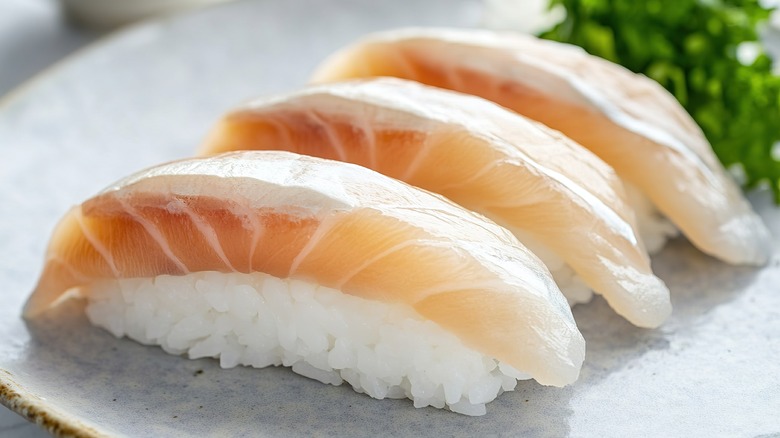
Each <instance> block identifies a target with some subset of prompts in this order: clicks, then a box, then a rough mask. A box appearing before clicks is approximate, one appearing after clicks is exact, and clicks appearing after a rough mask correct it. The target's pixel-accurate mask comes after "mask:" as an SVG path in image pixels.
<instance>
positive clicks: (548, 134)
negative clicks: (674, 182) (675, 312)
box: [201, 78, 671, 327]
mask: <svg viewBox="0 0 780 438" xmlns="http://www.w3.org/2000/svg"><path fill="white" fill-rule="evenodd" d="M240 149H284V150H289V151H292V152H296V153H300V154H306V155H313V156H318V157H322V158H330V159H337V160H341V161H347V162H351V163H355V164H360V165H362V166H365V167H369V168H371V169H374V170H376V171H379V172H381V173H383V174H385V175H388V176H392V177H394V178H398V179H400V180H402V181H405V182H407V183H409V184H412V185H415V186H418V187H421V188H424V189H426V190H430V191H433V192H436V193H439V194H441V195H444V196H446V197H447V198H449V199H451V200H453V201H455V202H457V203H459V204H461V205H462V206H464V207H466V208H468V209H470V210H474V211H477V212H479V213H482V214H484V215H486V216H488V217H489V218H491V219H493V220H494V221H495V222H497V223H498V224H500V225H502V226H505V227H506V228H508V229H509V230H511V231H513V232H514V233H515V234H516V235H517V237H518V238H519V239H520V241H521V242H523V243H524V244H525V245H527V246H528V247H529V248H530V249H531V250H532V251H534V252H535V253H536V254H537V255H539V256H540V257H541V258H542V260H543V261H545V262H546V264H547V265H548V267H549V268H550V269H551V270H552V272H553V276H554V278H555V280H556V282H557V283H558V285H559V287H560V288H561V290H562V291H563V292H564V295H566V296H567V298H568V299H569V301H570V302H572V303H573V302H578V301H587V299H589V298H590V289H589V288H588V287H590V288H593V290H595V291H596V292H598V293H600V294H603V295H604V297H605V298H606V299H607V301H608V302H609V303H610V305H611V306H612V307H613V308H614V309H615V310H616V311H617V312H618V313H619V314H621V315H623V316H624V317H626V318H627V319H628V320H629V321H631V322H632V323H634V324H636V325H639V326H642V327H656V326H658V325H659V324H661V323H662V322H663V321H664V319H666V317H667V316H668V315H669V313H670V311H671V304H670V300H669V291H668V289H667V288H666V286H665V285H664V284H663V282H662V281H661V280H659V279H658V278H657V277H655V276H654V275H653V273H652V270H651V268H650V259H649V257H648V255H647V253H646V251H645V250H644V248H643V246H642V243H641V239H640V237H639V235H638V233H637V232H636V230H635V229H634V227H633V223H634V218H633V214H632V212H631V211H630V209H629V208H628V206H627V205H626V203H625V201H624V194H623V190H622V187H621V184H620V181H619V179H618V178H617V176H616V175H615V174H614V171H613V170H612V169H611V168H610V167H609V166H607V165H606V164H604V163H603V162H602V161H601V160H600V159H598V157H596V156H595V155H593V154H592V153H590V152H589V151H587V150H586V149H584V148H582V147H580V146H579V145H577V144H575V143H574V142H572V141H571V140H569V139H567V138H565V137H564V136H562V135H561V134H560V133H557V132H555V131H553V130H551V129H549V128H547V127H545V126H544V125H541V124H539V123H536V122H533V121H530V120H528V119H526V118H524V117H522V116H519V115H517V114H515V113H512V112H511V111H508V110H506V109H503V108H501V107H499V106H498V105H495V104H493V103H491V102H489V101H487V100H484V99H481V98H478V97H474V96H469V95H466V94H461V93H455V92H451V91H447V90H441V89H438V88H433V87H428V86H425V85H421V84H418V83H416V82H412V81H405V80H400V79H392V78H384V79H373V80H362V81H361V80H357V81H351V82H343V83H334V84H327V85H322V86H314V87H309V88H307V89H304V90H301V91H298V92H295V93H291V94H288V95H283V96H277V97H271V98H268V99H264V100H257V101H254V102H251V103H248V104H247V105H245V106H244V107H242V108H239V109H237V110H235V111H234V112H232V113H231V114H229V115H227V116H226V117H224V118H223V120H222V121H221V122H220V123H219V124H218V126H217V127H216V128H215V129H214V131H213V132H212V134H211V135H210V137H209V139H208V140H207V141H206V143H205V145H204V147H203V149H202V151H201V152H202V153H204V154H209V153H218V152H224V151H230V150H240ZM564 262H565V263H564ZM572 269H573V271H572ZM574 272H576V273H577V276H575V275H573V274H574ZM586 284H587V286H586Z"/></svg>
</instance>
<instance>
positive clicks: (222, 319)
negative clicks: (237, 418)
mask: <svg viewBox="0 0 780 438" xmlns="http://www.w3.org/2000/svg"><path fill="white" fill-rule="evenodd" d="M88 292H89V293H87V294H86V296H87V297H88V305H87V310H86V313H87V316H88V318H89V320H90V321H91V322H92V323H93V324H95V325H97V326H100V327H103V328H105V329H106V330H108V331H110V332H111V333H112V334H114V335H115V336H117V337H122V336H127V337H129V338H131V339H134V340H136V341H138V342H140V343H142V344H146V345H159V346H161V347H162V348H163V350H165V351H166V352H168V353H172V354H187V355H188V356H189V357H190V358H191V359H197V358H203V357H213V358H219V362H220V365H221V366H222V367H223V368H232V367H235V366H237V365H247V366H252V367H257V368H263V367H267V366H271V365H273V366H280V365H283V366H286V367H291V368H292V370H293V371H294V372H296V373H298V374H300V375H303V376H306V377H309V378H312V379H315V380H318V381H320V382H323V383H326V384H331V385H341V384H342V383H344V382H346V383H348V384H349V385H351V386H352V388H353V389H354V390H355V391H357V392H359V393H365V394H368V395H369V396H371V397H373V398H376V399H383V398H409V399H411V400H413V401H414V406H415V407H417V408H422V407H425V406H434V407H437V408H444V407H447V408H449V409H450V410H452V411H454V412H458V413H461V414H466V415H484V414H485V413H486V408H485V404H486V403H488V402H490V401H492V400H494V399H495V398H496V397H497V396H498V395H500V394H501V393H502V392H504V391H511V390H513V389H514V388H515V385H516V384H517V380H518V379H519V380H525V379H530V378H531V376H530V375H527V374H525V373H523V372H520V371H518V370H516V369H514V368H512V367H510V366H507V365H505V364H502V363H500V362H499V361H497V360H494V359H493V358H491V357H487V356H485V355H484V354H482V353H479V352H477V351H475V350H473V349H471V348H468V347H467V346H465V345H463V343H462V342H461V341H460V340H459V339H458V338H457V337H456V336H454V335H453V334H451V333H449V332H447V331H445V330H444V329H442V328H441V327H439V326H438V325H437V324H435V323H433V322H431V321H429V320H425V319H423V318H422V317H421V316H419V315H418V314H417V313H416V312H415V311H414V310H413V309H412V308H411V307H409V306H408V305H402V304H388V303H383V302H379V301H373V300H367V299H364V298H361V297H356V296H353V295H348V294H345V293H342V292H340V291H337V290H334V289H330V288H326V287H322V286H319V285H316V284H313V283H309V282H306V281H302V280H291V279H285V280H283V279H279V278H276V277H273V276H270V275H268V274H265V273H259V272H256V273H252V274H242V273H229V274H225V273H219V272H213V271H208V272H196V273H191V274H188V275H184V276H170V275H161V276H157V277H153V278H130V279H121V280H102V281H98V282H96V283H94V284H93V285H92V286H91V290H89V291H88Z"/></svg>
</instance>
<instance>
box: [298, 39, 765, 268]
mask: <svg viewBox="0 0 780 438" xmlns="http://www.w3.org/2000/svg"><path fill="white" fill-rule="evenodd" d="M366 76H397V77H401V78H406V79H414V80H417V81H420V82H422V83H426V84H429V85H435V86H438V87H442V88H449V89H453V90H457V91H462V92H466V93H469V94H475V95H478V96H481V97H484V98H487V99H490V100H493V101H495V102H497V103H499V104H501V105H503V106H505V107H507V108H510V109H512V110H515V111H517V112H519V113H520V114H523V115H526V116H528V117H530V118H532V119H535V120H538V121H540V122H542V123H544V124H546V125H548V126H550V127H552V128H555V129H558V130H560V131H561V132H563V133H564V134H566V135H567V136H569V137H571V138H572V139H574V140H575V141H577V142H578V143H580V144H582V145H583V146H585V147H587V148H588V149H590V150H592V151H593V152H595V153H596V154H597V155H598V156H599V157H601V158H602V159H604V161H606V162H607V163H609V164H610V165H612V166H613V167H614V168H615V170H617V172H618V174H619V175H620V176H621V177H622V178H624V179H625V180H626V181H629V182H631V183H632V184H634V185H636V186H637V187H639V188H640V190H641V191H642V192H643V193H644V194H645V195H646V196H648V197H649V198H650V199H651V200H652V201H653V203H655V205H656V206H657V207H658V208H659V210H661V212H663V213H664V214H665V215H666V216H668V217H669V218H670V219H671V220H672V221H673V222H674V223H675V224H676V225H677V227H679V228H680V229H681V230H682V231H683V233H685V235H686V236H687V237H688V238H689V239H690V240H691V241H692V242H693V244H694V245H696V246H697V247H699V248H700V249H701V250H702V251H704V252H706V253H708V254H711V255H713V256H715V257H718V258H720V259H722V260H724V261H726V262H729V263H735V264H762V263H765V262H766V260H767V258H768V256H769V254H770V253H771V251H772V249H771V247H770V242H771V240H770V239H769V238H768V236H769V234H768V231H767V229H766V227H765V226H764V224H763V223H762V222H761V220H760V218H759V217H758V216H757V215H756V214H755V213H754V212H753V210H752V208H751V206H750V205H749V204H748V202H747V201H746V200H745V199H744V198H743V196H742V193H741V192H740V190H739V188H738V187H737V185H736V184H735V183H734V182H733V181H732V179H731V178H730V177H729V176H728V175H727V174H726V172H725V171H724V169H723V168H722V166H721V165H720V164H719V162H718V160H717V159H716V157H715V155H714V154H713V152H712V150H711V148H710V145H709V143H708V142H707V140H706V139H705V138H704V135H703V133H702V132H701V130H700V129H699V127H698V126H697V125H696V124H695V122H694V121H693V120H692V119H691V117H690V116H689V115H688V114H687V113H686V112H685V110H684V109H683V108H682V107H681V106H680V105H679V104H678V103H677V101H676V100H675V99H674V98H673V97H672V96H671V95H670V94H669V93H668V92H667V91H666V90H664V89H663V87H661V86H660V85H659V84H657V83H656V82H654V81H652V80H650V79H648V78H646V77H644V76H641V75H637V74H634V73H631V72H630V71H628V70H626V69H624V68H623V67H621V66H618V65H616V64H612V63H610V62H607V61H605V60H602V59H600V58H597V57H594V56H590V55H588V54H587V53H586V52H585V51H583V50H581V49H580V48H578V47H575V46H570V45H566V44H561V43H556V42H552V41H546V40H540V39H537V38H534V37H531V36H521V35H516V34H499V33H494V32H490V31H483V30H465V29H464V30H456V29H404V30H399V31H392V32H384V33H378V34H374V35H369V36H367V37H365V38H363V39H362V40H360V41H358V42H357V43H355V44H353V45H352V46H350V47H347V48H345V49H343V50H341V51H340V52H338V53H336V54H335V55H333V56H332V57H331V58H329V59H327V60H326V61H325V62H324V63H323V64H322V65H321V66H320V68H319V69H318V70H317V72H316V73H315V74H314V78H313V80H314V81H315V82H325V81H335V80H343V79H347V78H357V77H366Z"/></svg>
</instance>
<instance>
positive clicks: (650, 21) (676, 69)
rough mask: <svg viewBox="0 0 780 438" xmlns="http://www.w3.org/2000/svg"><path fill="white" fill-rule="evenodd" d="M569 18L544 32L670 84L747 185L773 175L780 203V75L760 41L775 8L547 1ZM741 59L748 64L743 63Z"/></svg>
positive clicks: (677, 1)
mask: <svg viewBox="0 0 780 438" xmlns="http://www.w3.org/2000/svg"><path fill="white" fill-rule="evenodd" d="M550 4H551V7H552V6H553V5H563V6H564V7H565V8H566V12H567V14H566V18H565V20H564V21H563V22H561V23H560V24H558V25H557V26H556V27H554V28H553V29H552V30H550V31H548V32H545V33H543V34H542V37H544V38H549V39H553V40H556V41H563V42H567V43H573V44H576V45H579V46H582V47H583V48H584V49H585V50H587V51H588V52H589V53H591V54H593V55H597V56H600V57H603V58H606V59H608V60H610V61H613V62H617V63H619V64H622V65H623V66H625V67H627V68H628V69H630V70H632V71H634V72H638V73H643V74H645V75H647V76H648V77H650V78H653V79H655V80H656V81H658V82H659V83H661V85H663V86H664V87H666V88H667V89H668V90H669V91H670V92H671V93H672V94H673V95H674V96H675V97H676V98H677V100H679V101H680V103H681V104H682V105H683V106H684V107H685V109H686V110H688V112H689V113H690V114H691V115H692V116H693V118H694V119H695V120H696V122H697V123H698V124H699V126H701V127H702V130H703V131H704V133H705V135H706V136H707V139H708V140H709V141H710V143H711V144H712V147H713V149H714V150H715V153H716V154H717V156H718V158H720V160H721V162H722V163H723V164H724V165H725V166H727V167H729V166H734V165H736V166H741V167H742V169H743V170H744V174H745V185H746V186H747V187H749V188H752V187H755V186H756V185H757V184H759V183H761V182H762V181H768V182H769V183H770V185H771V187H772V190H773V192H774V195H775V202H777V203H780V156H779V155H780V153H778V152H780V151H775V153H774V154H773V152H772V149H773V147H774V148H776V149H777V148H780V146H775V145H776V144H777V143H778V141H780V76H776V75H774V74H772V65H771V64H772V63H771V60H770V59H769V57H768V56H767V55H766V54H765V53H764V52H763V49H762V48H761V46H760V44H756V49H757V51H758V54H757V57H755V59H752V60H749V62H744V59H743V60H742V62H740V60H739V59H738V56H737V53H738V46H740V44H742V43H744V42H756V41H757V40H758V33H757V30H756V29H757V26H758V25H759V24H760V23H762V22H763V21H765V20H766V19H767V18H768V17H769V15H770V13H771V9H770V8H767V7H764V6H762V5H761V4H760V2H759V1H757V0H648V1H637V0H550ZM743 62H744V63H743Z"/></svg>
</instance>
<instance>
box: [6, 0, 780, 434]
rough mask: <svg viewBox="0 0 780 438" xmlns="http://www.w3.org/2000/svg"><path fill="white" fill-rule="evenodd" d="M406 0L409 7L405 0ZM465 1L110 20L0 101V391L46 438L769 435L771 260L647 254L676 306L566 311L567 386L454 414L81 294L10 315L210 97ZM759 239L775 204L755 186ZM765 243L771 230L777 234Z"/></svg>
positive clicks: (213, 107) (775, 364)
mask: <svg viewBox="0 0 780 438" xmlns="http://www.w3.org/2000/svg"><path fill="white" fill-rule="evenodd" d="M403 5H407V6H403ZM479 15H480V10H479V3H477V2H473V1H472V2H469V1H457V2H451V1H447V0H434V1H425V2H422V1H421V2H415V1H412V0H409V1H365V0H354V1H338V2H337V1H316V2H309V1H305V0H295V1H285V2H273V1H270V0H269V1H260V2H248V3H235V4H230V5H226V6H222V7H218V8H214V9H210V10H206V11H201V12H197V13H194V14H190V15H186V16H183V17H179V18H175V19H171V20H165V21H160V22H155V23H149V24H145V25H142V26H139V27H135V28H133V29H130V30H127V31H125V32H122V33H120V34H118V35H116V36H114V37H112V38H110V39H109V40H108V41H105V42H103V43H101V44H99V45H97V46H95V47H93V48H91V49H89V50H87V51H85V52H83V53H81V54H80V55H79V56H77V57H75V58H73V59H71V60H70V61H69V62H66V63H64V64H62V65H60V66H59V67H58V68H56V69H55V70H54V71H52V72H50V73H48V74H46V75H45V76H43V77H41V78H39V79H38V80H35V81H33V82H32V83H30V84H29V85H28V86H26V87H25V88H24V89H23V90H21V91H19V92H17V93H16V94H14V95H12V96H11V97H10V98H9V99H7V100H6V101H5V102H4V105H3V106H2V107H1V108H0V146H2V151H3V158H2V159H0V206H1V207H0V208H2V211H1V214H0V280H1V281H0V402H2V403H3V404H5V405H6V406H9V407H10V408H11V409H14V410H16V411H17V412H20V413H22V414H23V415H25V416H27V418H29V419H30V420H32V421H35V422H38V423H40V424H43V425H44V426H45V427H47V428H49V429H50V430H51V431H53V432H54V433H55V434H60V435H70V434H76V435H86V436H91V435H116V436H176V435H195V434H198V435H202V436H215V435H219V436H238V435H251V436H310V435H338V436H368V435H373V434H378V435H399V436H409V435H434V434H435V435H456V436H475V435H480V436H482V435H485V436H488V435H493V436H517V435H534V436H537V435H538V436H544V435H546V436H563V435H573V436H636V435H644V436H716V435H728V436H755V435H762V434H774V433H778V432H780V290H778V289H780V267H779V266H778V264H779V262H778V257H777V256H775V257H774V258H773V260H772V262H771V263H770V265H769V266H767V267H765V268H763V269H746V268H736V267H731V266H726V265H724V264H721V263H719V262H717V261H715V260H713V259H711V258H708V257H706V256H704V255H702V254H700V253H699V252H698V251H696V250H694V249H693V248H692V247H691V246H690V245H689V244H688V243H687V242H685V241H684V240H679V241H675V242H672V243H671V244H670V245H669V246H668V247H667V248H666V249H665V250H664V251H663V252H662V253H661V254H660V255H659V256H657V257H656V258H655V259H654V265H655V267H656V270H657V273H658V274H659V275H660V276H661V277H662V278H663V279H664V280H666V282H667V283H668V285H669V287H670V289H671V290H672V292H673V303H674V306H675V312H674V315H673V316H672V318H671V319H670V320H669V321H668V323H667V324H665V325H664V326H663V327H662V328H661V329H658V330H642V329H637V328H635V327H632V326H631V325H629V324H627V323H626V322H625V321H624V320H622V319H621V318H619V317H617V316H616V315H614V314H613V313H612V312H611V311H610V310H609V308H608V307H607V306H606V304H605V303H604V302H603V301H602V300H601V299H596V300H595V301H594V302H593V303H591V304H589V305H586V306H579V307H577V308H576V309H575V312H574V313H575V317H576V318H577V321H578V323H579V326H580V328H581V330H582V332H583V334H584V336H585V338H586V340H587V342H588V353H587V358H586V362H585V366H584V368H583V370H582V376H581V378H580V380H579V381H578V382H577V383H576V384H575V385H573V386H570V387H567V388H564V389H558V388H546V387H542V386H539V385H537V384H535V383H533V382H523V383H520V384H519V385H518V388H517V390H516V391H515V392H513V393H507V394H504V395H503V396H501V397H500V398H499V399H498V400H497V401H496V402H494V403H492V404H490V405H489V406H488V414H487V415H486V416H484V417H479V418H470V417H465V416H460V415H456V414H452V413H449V412H445V411H440V410H436V409H432V408H426V409H414V408H413V407H412V405H411V403H409V402H408V401H399V400H384V401H377V400H373V399H371V398H369V397H367V396H364V395H359V394H356V393H354V392H353V391H352V390H351V389H349V388H347V387H331V386H325V385H322V384H320V383H318V382H315V381H311V380H308V379H305V378H303V377H300V376H297V375H295V374H293V373H292V372H290V371H289V370H286V369H274V368H271V369H263V370H256V369H246V368H237V369H231V370H222V369H220V368H219V366H218V364H217V363H216V362H215V361H212V360H196V361H190V360H186V359H183V358H181V357H174V356H169V355H167V354H165V353H163V352H162V351H161V350H159V349H157V348H152V347H144V346H141V345H138V344H136V343H134V342H131V341H128V340H117V339H114V338H113V337H112V336H110V335H109V334H107V333H105V332H103V331H101V330H98V329H95V328H92V327H91V326H90V325H89V324H88V323H87V322H86V320H85V318H84V317H83V315H82V307H81V305H80V304H79V303H69V304H67V305H66V306H64V307H63V308H61V309H59V310H58V311H57V312H54V313H53V314H50V315H48V316H47V317H46V318H43V319H41V320H38V321H35V322H34V323H25V322H24V321H22V320H21V319H20V317H19V313H20V310H21V306H22V303H23V301H24V300H25V298H26V296H27V294H28V293H29V291H30V290H31V289H32V287H33V285H34V282H35V280H36V277H37V275H38V272H39V269H40V266H41V264H42V254H43V250H44V246H45V244H46V241H47V239H48V237H49V234H50V232H51V230H52V227H53V226H54V224H55V222H56V220H57V219H58V218H59V217H60V216H61V215H62V214H63V212H65V211H66V209H67V208H68V207H69V206H70V205H72V204H75V203H78V202H80V201H81V200H83V199H84V198H86V197H88V196H89V195H91V194H93V193H95V192H97V191H98V190H100V189H101V188H103V187H104V186H106V185H108V184H109V183H111V182H112V181H114V180H115V179H118V178H119V177H120V176H123V175H125V174H127V173H129V172H131V171H134V170H136V169H139V168H141V167H145V166H148V165H152V164H154V163H157V162H160V161H163V160H169V159H173V158H177V157H183V156H186V155H188V154H191V153H192V151H193V150H194V148H195V147H196V146H197V145H198V143H199V141H200V139H201V138H202V136H203V134H204V133H205V132H206V130H207V129H208V127H209V126H210V125H211V123H212V122H213V121H214V120H215V119H216V118H217V117H218V116H219V115H220V114H221V113H222V112H223V111H225V110H226V109H228V108H230V107H231V106H233V105H234V104H236V103H238V102H240V101H242V100H244V99H247V98H250V97H252V96H255V95H257V94H262V93H268V92H274V91H282V90H290V89H293V88H295V87H297V86H300V85H301V84H303V83H304V82H305V80H306V77H307V75H308V73H309V72H310V71H311V69H312V68H313V67H314V66H315V65H316V64H317V62H318V61H319V60H321V59H322V58H323V57H324V56H325V55H327V54H328V53H329V52H331V51H332V50H334V49H335V48H337V47H339V46H341V45H342V44H344V43H346V42H348V41H350V40H352V39H353V38H354V37H357V36H358V35H360V34H362V33H365V32H368V31H372V30H378V29H382V28H388V27H395V26H401V25H410V24H435V25H476V24H478V21H479ZM753 201H754V202H755V204H756V205H757V208H758V209H759V210H761V211H762V214H763V216H764V218H765V220H766V221H767V222H768V223H769V225H770V227H771V228H772V231H773V233H774V235H775V236H780V210H775V209H773V208H772V207H771V206H770V203H769V200H768V196H766V194H765V193H763V194H762V193H759V194H758V195H757V196H756V197H755V199H753ZM775 242H776V243H778V240H777V238H776V241H775Z"/></svg>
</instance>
